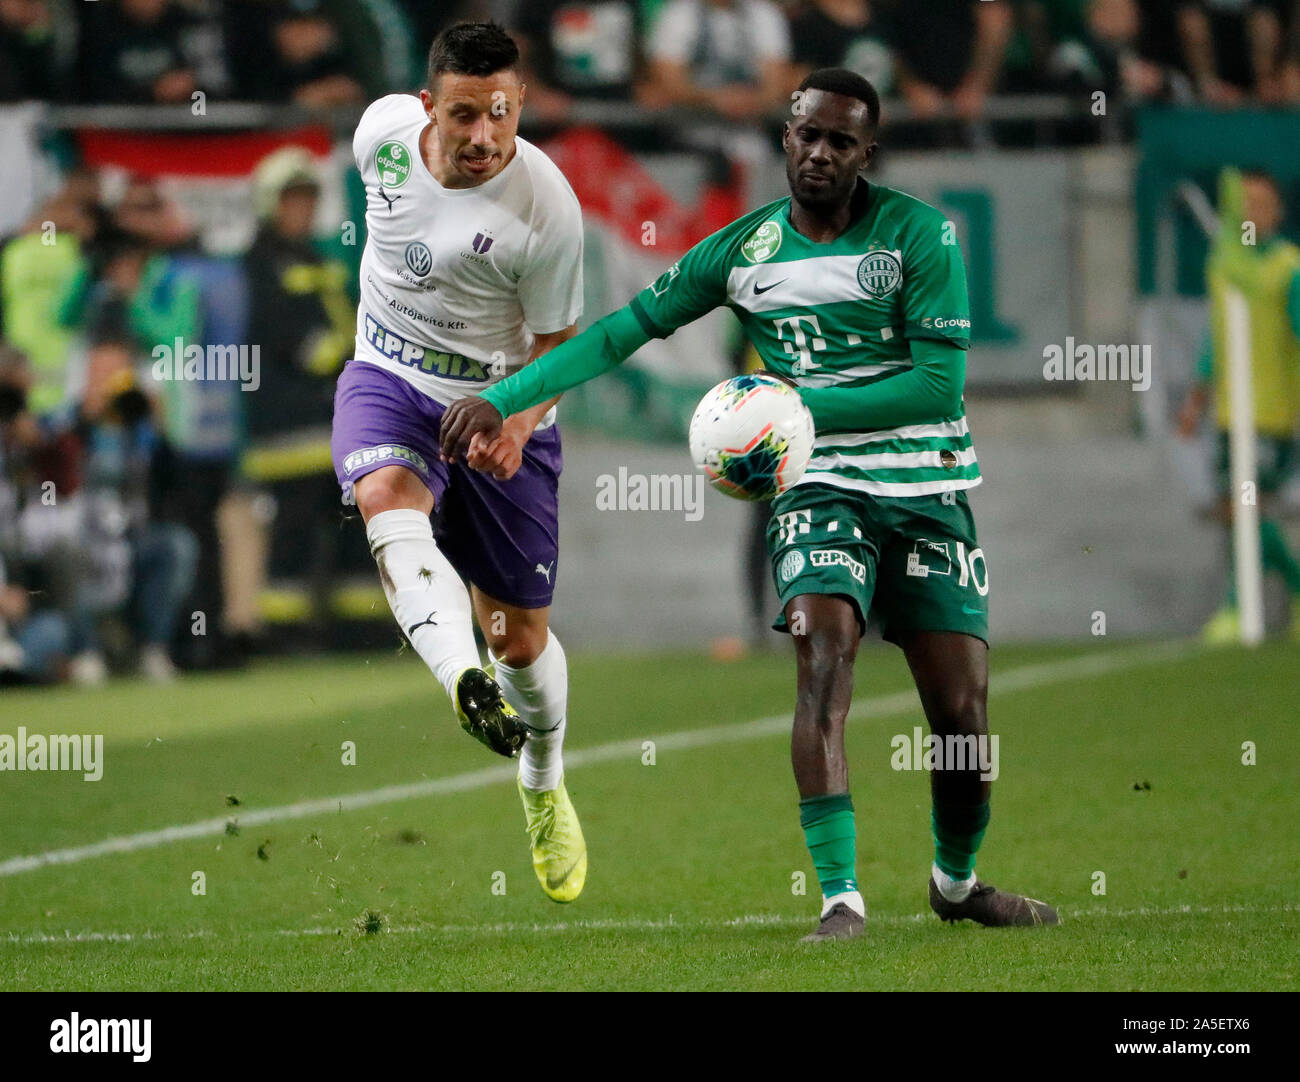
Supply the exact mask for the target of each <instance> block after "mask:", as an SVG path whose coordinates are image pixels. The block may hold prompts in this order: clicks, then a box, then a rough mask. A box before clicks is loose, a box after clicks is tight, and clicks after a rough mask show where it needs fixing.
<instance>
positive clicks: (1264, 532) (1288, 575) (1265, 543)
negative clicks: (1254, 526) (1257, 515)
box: [1259, 519, 1300, 597]
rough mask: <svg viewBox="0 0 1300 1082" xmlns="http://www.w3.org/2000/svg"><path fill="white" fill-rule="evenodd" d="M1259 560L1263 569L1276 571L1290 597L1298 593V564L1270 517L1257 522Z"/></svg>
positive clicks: (1299, 582) (1299, 573)
mask: <svg viewBox="0 0 1300 1082" xmlns="http://www.w3.org/2000/svg"><path fill="white" fill-rule="evenodd" d="M1259 547H1260V562H1261V563H1262V564H1263V565H1264V570H1265V571H1276V572H1278V574H1280V575H1281V576H1282V581H1283V582H1285V583H1286V588H1287V591H1288V592H1289V593H1290V594H1291V596H1292V597H1294V596H1296V595H1297V594H1300V564H1298V563H1296V560H1295V557H1294V556H1292V555H1291V550H1290V549H1289V548H1287V545H1286V538H1285V537H1284V536H1283V535H1282V529H1281V527H1279V526H1278V524H1277V523H1276V522H1274V521H1273V520H1272V519H1265V520H1264V521H1263V522H1261V523H1260V524H1259Z"/></svg>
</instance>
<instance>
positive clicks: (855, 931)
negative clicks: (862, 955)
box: [799, 902, 867, 943]
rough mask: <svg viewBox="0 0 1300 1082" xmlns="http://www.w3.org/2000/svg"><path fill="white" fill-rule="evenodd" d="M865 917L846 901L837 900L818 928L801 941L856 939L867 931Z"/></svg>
mask: <svg viewBox="0 0 1300 1082" xmlns="http://www.w3.org/2000/svg"><path fill="white" fill-rule="evenodd" d="M866 927H867V922H866V920H865V918H863V917H860V916H858V914H857V913H855V912H854V911H853V910H852V909H851V908H850V907H849V905H848V903H846V902H836V903H835V904H834V905H833V906H831V908H830V912H828V913H827V914H826V916H824V917H822V919H821V923H820V924H818V925H817V930H816V931H814V932H810V933H809V934H808V935H806V936H804V937H803V938H802V939H801V940H799V942H800V943H824V942H826V941H827V940H828V939H856V938H857V937H858V936H860V935H861V934H862V933H863V932H864V931H866Z"/></svg>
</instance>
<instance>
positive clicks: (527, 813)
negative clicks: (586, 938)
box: [473, 562, 587, 902]
mask: <svg viewBox="0 0 1300 1082" xmlns="http://www.w3.org/2000/svg"><path fill="white" fill-rule="evenodd" d="M552 566H553V562H552ZM473 601H474V611H475V614H476V615H477V617H478V622H479V627H480V628H482V629H483V636H484V638H485V639H486V640H487V643H488V650H489V652H490V653H491V655H492V658H493V662H494V670H493V671H494V675H495V677H496V681H497V683H498V684H499V685H500V687H501V690H502V692H503V693H504V694H505V697H506V700H507V701H508V702H509V703H510V704H511V705H513V706H514V707H515V709H516V710H517V711H518V712H519V716H520V717H521V718H522V719H523V723H524V725H525V726H526V727H527V731H528V739H527V741H526V742H525V744H524V746H523V750H522V751H521V753H520V756H519V780H518V787H519V796H520V798H521V799H522V801H523V804H524V817H525V823H526V827H527V830H528V837H529V840H530V843H531V848H532V853H533V870H534V871H535V872H536V873H537V880H538V882H539V883H541V886H542V890H543V891H545V893H546V896H547V897H548V898H551V899H552V900H554V901H557V902H571V901H573V900H574V899H575V898H577V897H578V895H579V894H581V893H582V888H583V885H584V884H585V883H586V879H587V843H586V841H585V839H584V838H583V836H582V826H581V825H580V824H579V822H578V815H577V812H576V811H574V808H573V802H572V801H571V800H570V799H569V794H568V790H567V789H566V788H565V785H564V760H563V757H562V756H563V747H564V730H565V724H566V715H567V710H568V699H569V669H568V663H567V661H566V660H565V656H564V647H563V646H561V645H560V640H559V639H558V638H557V637H556V636H555V634H554V632H552V631H551V630H550V627H549V617H550V611H551V610H550V606H549V605H548V606H544V607H540V608H521V607H519V606H515V605H510V604H507V603H506V602H504V601H500V600H498V599H497V598H494V597H491V596H489V595H488V594H485V593H484V592H483V591H481V590H479V589H477V588H476V589H474V591H473Z"/></svg>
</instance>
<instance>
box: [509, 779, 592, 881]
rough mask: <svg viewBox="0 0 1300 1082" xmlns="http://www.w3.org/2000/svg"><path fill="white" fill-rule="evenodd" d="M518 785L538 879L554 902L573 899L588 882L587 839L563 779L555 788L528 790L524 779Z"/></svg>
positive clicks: (534, 868)
mask: <svg viewBox="0 0 1300 1082" xmlns="http://www.w3.org/2000/svg"><path fill="white" fill-rule="evenodd" d="M518 786H519V796H520V798H521V799H522V800H523V802H524V817H525V819H526V823H527V828H528V837H529V838H530V839H531V840H532V848H533V871H535V872H536V873H537V881H538V882H539V883H541V885H542V890H543V891H545V892H546V896H547V897H548V898H550V899H551V901H553V902H571V901H573V900H574V899H575V898H576V897H577V896H578V895H579V894H581V893H582V887H583V884H585V883H586V882H587V842H586V840H585V839H584V838H583V836H582V827H581V825H580V824H579V823H578V813H577V812H576V811H574V810H573V801H571V800H570V799H569V793H568V791H567V790H566V789H565V788H564V779H563V778H561V779H560V784H559V785H558V786H557V787H556V788H554V789H547V790H545V791H543V792H540V793H539V792H534V791H533V790H532V789H525V788H524V783H523V780H522V779H520V780H519V781H518Z"/></svg>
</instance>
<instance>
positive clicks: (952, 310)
mask: <svg viewBox="0 0 1300 1082" xmlns="http://www.w3.org/2000/svg"><path fill="white" fill-rule="evenodd" d="M929 209H931V208H927V210H929ZM903 268H904V269H903V318H904V321H905V324H906V335H907V337H908V338H931V339H936V340H938V341H940V342H950V343H952V344H953V345H954V346H959V347H960V348H962V349H969V348H970V330H971V326H970V297H969V295H968V294H967V291H966V265H965V263H964V262H963V261H962V258H961V248H959V247H958V245H957V240H956V238H955V237H954V236H952V229H951V226H950V224H949V223H948V222H947V220H946V219H945V218H944V217H943V215H942V214H940V213H939V212H938V211H932V212H931V213H927V214H924V215H918V216H917V217H916V219H915V221H914V224H913V228H912V229H911V230H910V231H909V235H908V237H907V241H906V246H905V248H904V250H903Z"/></svg>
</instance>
